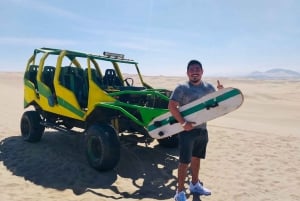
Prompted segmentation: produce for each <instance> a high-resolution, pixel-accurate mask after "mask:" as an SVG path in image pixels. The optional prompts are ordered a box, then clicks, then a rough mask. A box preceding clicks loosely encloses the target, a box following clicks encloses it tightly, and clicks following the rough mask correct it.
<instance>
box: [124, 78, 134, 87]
mask: <svg viewBox="0 0 300 201" xmlns="http://www.w3.org/2000/svg"><path fill="white" fill-rule="evenodd" d="M124 81H125V83H126V85H127V86H133V79H132V78H131V77H128V78H125V80H124Z"/></svg>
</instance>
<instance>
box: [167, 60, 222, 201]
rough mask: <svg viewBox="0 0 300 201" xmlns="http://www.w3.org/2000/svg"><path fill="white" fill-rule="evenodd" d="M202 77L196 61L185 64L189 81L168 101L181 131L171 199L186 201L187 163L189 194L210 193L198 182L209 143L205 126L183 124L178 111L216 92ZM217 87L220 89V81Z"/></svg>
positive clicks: (184, 121) (185, 122) (179, 87)
mask: <svg viewBox="0 0 300 201" xmlns="http://www.w3.org/2000/svg"><path fill="white" fill-rule="evenodd" d="M202 75H203V68H202V64H201V63H200V62H199V61H197V60H191V61H190V62H189V63H188V65H187V76H188V78H189V80H188V81H187V82H185V83H183V84H180V85H179V86H177V87H176V88H175V90H174V91H173V93H172V95H171V97H170V101H169V106H168V107H169V110H170V112H171V113H172V115H173V116H174V118H175V119H176V120H177V121H178V122H179V123H180V124H181V126H182V127H183V128H184V131H182V132H181V133H179V166H178V187H177V192H176V195H175V197H174V198H175V200H176V201H185V200H187V199H186V196H185V191H184V181H185V178H186V174H187V169H188V166H189V164H191V173H192V181H191V183H190V192H191V193H192V194H198V195H210V194H211V192H210V190H208V189H207V188H205V187H203V185H202V183H201V182H200V180H199V170H200V159H205V154H206V146H207V143H208V132H207V129H206V123H204V124H201V125H199V126H196V127H195V126H194V122H188V121H186V120H185V119H184V118H183V117H182V115H181V114H180V112H179V107H181V106H183V105H186V104H188V103H190V102H192V101H194V100H196V99H199V98H201V97H203V96H205V95H207V94H209V93H212V92H215V91H216V90H215V88H214V87H213V85H211V84H209V83H207V82H204V81H203V80H202ZM217 88H218V89H221V88H223V86H222V85H221V84H220V82H219V81H218V86H217Z"/></svg>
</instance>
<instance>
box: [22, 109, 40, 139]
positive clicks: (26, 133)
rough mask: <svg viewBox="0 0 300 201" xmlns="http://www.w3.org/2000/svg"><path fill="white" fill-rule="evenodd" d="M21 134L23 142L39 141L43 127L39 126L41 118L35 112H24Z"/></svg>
mask: <svg viewBox="0 0 300 201" xmlns="http://www.w3.org/2000/svg"><path fill="white" fill-rule="evenodd" d="M20 127H21V134H22V137H23V139H24V140H25V141H28V142H38V141H40V140H41V138H42V135H43V133H44V130H45V127H44V126H42V125H41V117H40V115H39V113H38V112H37V111H26V112H24V113H23V115H22V118H21V125H20Z"/></svg>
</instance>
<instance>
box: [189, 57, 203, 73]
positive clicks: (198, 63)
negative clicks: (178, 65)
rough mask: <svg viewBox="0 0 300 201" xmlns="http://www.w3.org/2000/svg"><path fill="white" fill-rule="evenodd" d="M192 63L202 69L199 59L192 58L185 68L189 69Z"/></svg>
mask: <svg viewBox="0 0 300 201" xmlns="http://www.w3.org/2000/svg"><path fill="white" fill-rule="evenodd" d="M194 64H196V65H199V66H200V68H201V69H202V64H201V63H200V61H198V60H195V59H193V60H191V61H189V63H188V65H187V70H189V68H190V66H191V65H194Z"/></svg>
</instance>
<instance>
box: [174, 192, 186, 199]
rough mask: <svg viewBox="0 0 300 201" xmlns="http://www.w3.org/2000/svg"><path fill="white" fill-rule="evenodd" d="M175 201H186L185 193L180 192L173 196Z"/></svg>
mask: <svg viewBox="0 0 300 201" xmlns="http://www.w3.org/2000/svg"><path fill="white" fill-rule="evenodd" d="M174 199H175V201H187V199H186V196H185V192H183V191H181V192H179V193H176V195H175V196H174Z"/></svg>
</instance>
